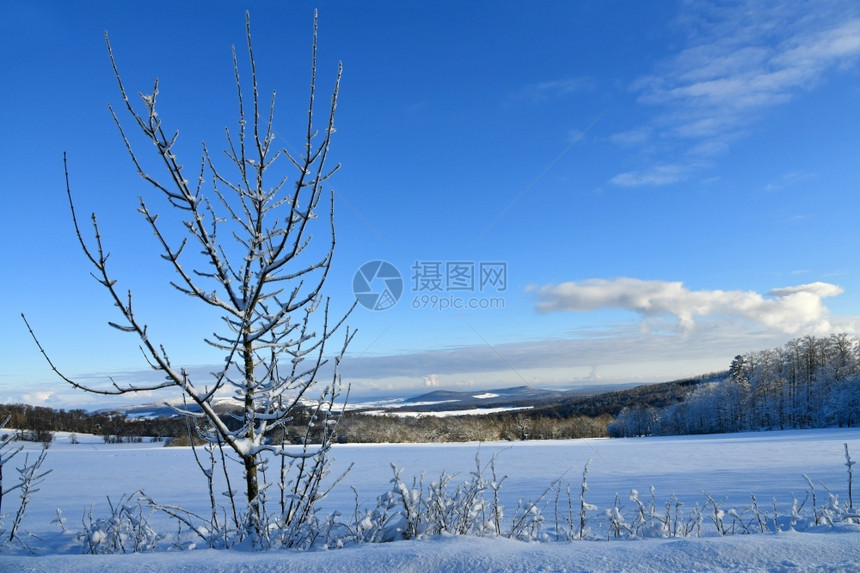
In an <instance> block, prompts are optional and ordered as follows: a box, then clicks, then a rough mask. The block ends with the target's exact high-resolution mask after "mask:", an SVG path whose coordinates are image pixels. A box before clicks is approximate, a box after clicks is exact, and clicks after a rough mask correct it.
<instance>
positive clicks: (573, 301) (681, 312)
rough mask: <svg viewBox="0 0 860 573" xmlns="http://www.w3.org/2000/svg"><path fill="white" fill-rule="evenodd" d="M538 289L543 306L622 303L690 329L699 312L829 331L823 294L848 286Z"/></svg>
mask: <svg viewBox="0 0 860 573" xmlns="http://www.w3.org/2000/svg"><path fill="white" fill-rule="evenodd" d="M532 290H534V292H535V294H536V297H537V301H538V302H537V310H538V311H540V312H558V311H594V310H598V309H603V308H621V309H627V310H630V311H633V312H637V313H639V314H640V315H642V316H643V318H650V317H656V316H659V315H666V314H668V315H671V316H674V317H675V318H676V319H677V322H678V325H679V326H681V327H682V328H683V329H684V330H690V329H692V328H693V327H694V326H695V321H696V318H698V317H740V318H744V319H746V320H749V321H751V322H754V323H758V324H761V325H764V326H767V327H770V328H774V329H777V330H779V331H781V332H784V333H789V334H793V333H797V332H799V331H801V330H804V331H809V332H813V333H827V332H829V331H830V330H831V329H832V325H831V323H830V322H829V318H828V317H829V311H828V309H827V307H826V306H824V304H823V303H822V299H824V298H827V297H833V296H837V295H839V294H841V293H842V292H843V290H842V288H841V287H839V286H837V285H833V284H829V283H823V282H816V283H811V284H805V285H798V286H791V287H785V288H777V289H773V290H771V291H770V292H768V293H766V295H762V294H760V293H757V292H754V291H737V290H734V291H723V290H699V291H694V290H690V289H688V288H686V287H685V286H684V284H683V283H682V282H668V281H646V280H641V279H635V278H618V279H614V280H606V279H590V280H586V281H581V282H566V283H561V284H557V285H552V284H551V285H546V286H542V287H539V288H534V289H532Z"/></svg>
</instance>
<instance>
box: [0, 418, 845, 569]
mask: <svg viewBox="0 0 860 573" xmlns="http://www.w3.org/2000/svg"><path fill="white" fill-rule="evenodd" d="M78 440H79V441H80V442H81V443H79V444H72V443H71V442H70V440H69V439H68V436H66V435H62V434H59V435H58V436H57V438H56V440H55V442H54V444H52V446H51V448H50V450H49V452H48V457H47V460H46V462H45V467H46V468H48V469H52V470H53V471H52V473H51V474H49V475H48V476H47V477H46V478H45V480H44V482H43V483H42V484H41V487H40V489H41V491H39V492H38V493H36V494H35V496H34V497H33V499H32V502H31V505H30V506H29V508H28V512H27V516H26V518H25V520H24V524H23V527H24V528H25V529H26V530H28V531H29V532H30V533H31V534H33V535H36V536H38V537H39V538H40V539H37V538H30V542H29V543H30V545H31V546H32V547H33V548H34V550H35V555H29V554H25V553H23V552H21V551H17V550H10V549H6V550H4V551H5V553H0V571H152V570H176V571H247V570H260V571H275V570H277V571H312V570H321V571H322V570H324V571H350V572H354V571H380V570H388V571H422V572H424V571H479V570H480V571H596V570H598V571H599V570H612V571H617V570H630V571H668V570H673V571H690V570H697V571H706V570H722V569H730V570H736V569H743V570H768V571H774V570H778V571H791V570H810V569H815V570H825V571H843V570H844V571H856V570H860V525H854V524H845V523H843V524H839V525H837V526H836V527H834V528H828V527H824V526H818V527H809V528H806V527H804V529H806V531H804V532H799V531H798V532H796V531H790V530H786V531H781V532H780V533H777V534H773V533H765V534H755V535H733V536H727V537H720V536H718V535H717V533H716V532H715V531H714V530H713V526H711V527H710V529H706V532H705V533H704V534H703V536H702V537H701V538H698V537H695V536H692V537H688V538H684V539H677V538H675V539H652V538H649V539H644V540H643V539H636V540H615V539H613V540H607V535H608V531H609V521H608V519H607V517H606V510H608V509H611V508H612V506H613V503H614V501H615V498H616V494H617V495H618V498H619V500H620V501H621V504H622V505H623V506H624V511H625V513H627V512H630V511H631V510H632V508H633V503H632V502H631V501H630V499H629V495H630V491H631V490H632V489H636V490H638V491H639V492H640V497H641V498H642V499H643V501H644V500H646V499H650V495H651V494H650V488H651V486H653V487H654V488H655V495H656V501H657V506H658V507H663V506H665V504H666V502H668V501H669V499H670V496H672V494H674V495H675V496H676V497H677V499H678V500H680V501H682V502H683V503H684V504H685V505H684V506H683V508H684V511H689V510H691V509H692V508H693V507H694V506H695V504H696V503H698V504H700V505H702V504H704V503H705V500H706V497H705V493H707V494H709V495H710V496H711V497H712V498H714V499H715V500H717V501H718V502H722V505H721V507H722V508H723V509H725V510H726V511H727V512H728V510H729V509H736V510H738V511H739V512H746V513H744V515H746V516H747V517H749V516H750V515H751V514H750V513H749V506H750V504H751V497H750V494H755V495H756V497H757V499H758V503H759V504H760V506H761V507H762V509H764V510H766V511H767V512H768V513H769V514H772V511H773V503H774V501H773V500H775V502H776V508H777V511H778V512H779V514H780V515H783V516H789V515H790V513H791V507H792V503H793V502H794V500H795V499H797V500H798V501H802V500H803V499H804V497H805V495H806V491H807V489H808V487H809V486H808V484H807V482H806V480H805V479H804V478H803V474H806V475H808V476H809V477H810V478H811V480H812V481H813V483H814V484H816V488H817V489H818V494H819V496H820V498H819V500H818V503H819V505H821V504H822V503H823V502H824V501H825V500H823V499H821V498H822V497H824V498H826V493H825V491H824V488H823V486H821V484H825V485H826V486H827V487H828V488H829V489H830V490H831V491H832V492H833V493H834V494H836V495H838V496H839V499H840V500H842V501H845V500H847V472H846V467H845V453H844V452H845V451H844V446H843V444H844V443H847V444H848V446H849V449H850V450H851V453H852V456H853V458H854V459H860V429H831V430H809V431H785V432H765V433H744V434H729V435H716V436H692V437H662V438H633V439H613V440H609V439H591V440H571V441H550V442H546V441H542V442H516V443H490V444H477V443H466V444H427V445H399V444H397V445H394V444H392V445H386V444H380V445H339V446H335V448H334V458H335V463H334V472H333V475H334V474H337V473H339V472H338V470H343V469H345V468H346V467H348V465H349V464H350V463H354V466H353V469H352V471H351V472H350V473H349V475H348V476H347V477H346V478H345V479H344V481H343V482H342V483H341V484H339V485H338V486H337V487H336V488H335V490H334V491H333V492H332V493H331V495H330V496H329V497H328V498H327V499H325V500H324V501H323V502H322V508H323V511H324V512H330V511H334V510H337V511H339V512H341V513H342V514H344V515H346V516H351V515H353V511H354V508H355V495H354V493H353V491H352V489H351V488H350V486H353V487H354V488H355V489H356V490H357V492H358V498H359V503H360V504H361V505H363V506H366V507H370V508H372V507H373V506H374V505H375V500H376V497H377V496H379V495H380V494H382V493H384V492H386V491H387V490H388V489H390V487H391V485H390V480H391V477H392V471H391V467H390V466H391V464H395V465H397V466H398V467H403V468H404V470H403V477H404V479H405V481H407V482H409V483H411V478H412V476H413V475H418V474H420V473H421V472H422V471H426V479H425V482H427V481H430V480H432V479H435V478H437V477H438V476H439V474H440V473H441V472H442V471H445V472H447V473H453V472H459V474H460V478H458V479H462V480H466V479H468V474H469V472H471V471H473V470H474V468H475V456H476V454H479V455H480V458H481V460H482V463H483V464H485V463H486V462H488V461H489V460H490V458H491V457H492V455H493V454H494V453H499V456H498V461H497V471H498V473H499V477H501V476H503V475H504V476H507V479H506V480H505V481H504V482H503V486H502V489H501V501H502V504H503V505H504V507H505V510H506V514H507V515H508V516H510V515H511V514H512V513H513V511H514V508H515V507H516V505H517V501H518V500H519V499H520V498H526V499H537V498H538V497H539V496H540V495H541V494H542V493H543V492H544V491H545V490H546V489H547V487H548V486H549V485H550V484H551V483H552V482H554V481H555V480H558V479H559V478H561V479H562V481H563V482H565V483H569V484H570V486H571V490H572V491H573V492H574V495H575V496H576V498H577V499H576V501H577V502H578V495H579V486H580V481H581V478H582V470H583V466H584V465H585V463H586V462H587V461H588V460H589V459H590V460H591V464H590V466H589V474H588V485H589V491H588V493H587V496H586V497H587V501H588V502H589V503H591V504H594V505H596V506H597V508H598V509H596V510H594V511H592V512H590V513H589V518H588V528H589V529H590V532H591V536H590V539H588V540H585V541H574V542H569V541H560V542H557V541H552V540H550V541H547V542H544V543H525V542H521V541H514V540H509V539H502V538H485V537H438V538H434V539H426V540H419V541H398V542H393V543H386V544H366V545H361V546H357V547H347V548H345V549H340V550H329V551H323V550H319V551H317V550H314V551H309V552H305V553H298V552H289V551H270V552H263V553H252V552H248V551H235V550H234V551H216V550H208V549H206V550H194V551H174V552H159V553H143V554H130V555H107V556H91V555H78V553H80V545H79V544H77V543H76V542H75V541H74V539H73V535H72V534H69V533H66V534H61V533H59V529H58V527H57V525H56V524H52V523H51V522H52V521H53V520H55V519H56V517H57V509H60V510H61V511H62V515H63V516H64V517H65V518H66V519H67V522H66V527H67V528H68V529H69V530H72V531H76V530H80V529H81V518H82V516H83V515H84V513H85V511H89V508H90V506H91V505H92V507H93V514H94V515H100V514H101V515H103V514H105V513H106V512H107V508H108V504H107V500H106V496H110V497H111V499H112V500H114V501H115V500H117V499H119V497H120V496H121V495H122V494H128V493H131V492H133V491H135V490H137V489H143V490H145V492H146V493H147V494H148V495H149V496H151V497H152V498H153V499H155V500H156V501H157V502H159V503H161V504H179V505H182V506H184V507H186V508H187V509H190V510H194V511H198V512H201V513H205V512H206V511H207V507H208V505H207V493H206V487H205V480H204V479H203V477H202V476H201V475H200V472H199V469H198V468H197V467H196V465H195V463H194V460H193V458H192V456H191V453H190V451H189V450H188V449H187V448H164V447H162V446H161V444H148V443H144V444H112V445H105V444H103V443H102V440H101V438H96V437H89V436H78ZM36 448H37V446H36V445H34V444H30V445H28V449H31V450H35V449H36ZM21 455H23V454H19V456H21ZM13 464H15V465H19V464H20V460H19V458H16V459H15V460H14V461H13ZM855 467H856V466H855ZM7 468H8V466H7ZM14 473H15V472H14V471H10V472H9V473H7V475H6V476H4V477H5V479H6V480H11V479H12V477H14ZM9 474H12V476H11V477H10V475H9ZM237 478H238V474H237ZM6 485H7V487H8V485H9V482H8V481H7V482H6ZM703 492H704V493H703ZM10 497H12V499H8V500H4V507H3V511H4V512H8V511H10V507H9V506H14V505H16V502H17V500H15V499H14V496H10ZM858 498H860V478H858V480H855V483H854V499H855V506H856V505H858ZM563 503H565V504H566V501H565V502H563ZM7 504H8V505H7ZM552 505H553V499H552V496H550V498H549V499H548V505H547V507H545V508H544V517H545V519H546V523H545V530H546V529H551V526H552V523H551V522H552V520H553V511H552V510H553V507H552ZM810 507H811V501H807V505H806V506H805V508H804V510H803V512H804V513H808V514H809V515H810V516H811V509H810ZM704 515H705V521H706V523H707V522H708V521H709V520H708V512H705V513H704ZM8 519H9V518H7V520H8ZM156 522H157V520H154V523H156ZM157 523H159V524H161V525H160V526H163V527H165V528H169V527H170V523H169V522H168V521H164V522H163V523H162V522H157ZM783 529H788V527H787V526H784V527H783ZM798 529H800V527H798ZM550 537H551V536H550Z"/></svg>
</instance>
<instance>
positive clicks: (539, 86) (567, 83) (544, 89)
mask: <svg viewBox="0 0 860 573" xmlns="http://www.w3.org/2000/svg"><path fill="white" fill-rule="evenodd" d="M595 85H596V82H595V80H594V79H593V78H587V77H578V78H562V79H558V80H549V81H545V82H539V83H536V84H530V85H527V86H525V87H523V88H522V89H520V90H519V91H518V92H516V93H515V94H514V96H513V99H514V100H520V101H522V100H525V101H528V102H531V103H539V102H542V101H545V100H548V99H555V98H559V97H564V96H568V95H570V94H573V93H577V92H582V91H586V90H591V89H594V86H595Z"/></svg>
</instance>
